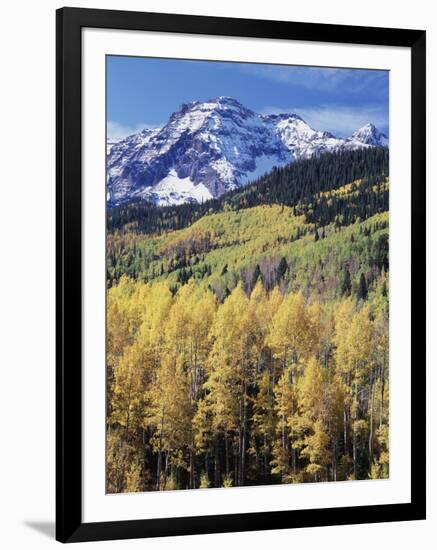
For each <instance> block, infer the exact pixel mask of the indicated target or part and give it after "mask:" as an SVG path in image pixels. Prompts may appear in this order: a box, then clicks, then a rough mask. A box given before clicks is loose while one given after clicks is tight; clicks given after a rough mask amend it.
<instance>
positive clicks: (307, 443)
mask: <svg viewBox="0 0 437 550" xmlns="http://www.w3.org/2000/svg"><path fill="white" fill-rule="evenodd" d="M388 187H389V182H388V151H387V150H386V149H383V148H372V149H366V150H358V151H352V152H343V153H335V154H329V155H321V156H320V157H317V158H313V159H310V160H306V161H300V162H296V163H294V164H292V165H290V166H287V167H285V168H281V169H274V170H273V171H272V172H271V173H270V174H268V175H266V176H264V177H263V178H261V179H260V180H258V181H257V182H254V183H253V184H252V185H250V186H248V187H246V188H244V189H240V190H236V191H232V192H230V193H227V194H226V195H223V196H222V197H221V198H220V199H217V200H212V201H208V202H207V203H205V204H202V205H194V204H188V205H181V206H174V207H161V208H158V207H156V206H153V205H149V204H145V203H133V204H129V205H124V206H120V207H116V208H114V209H112V210H111V211H110V212H109V213H108V233H107V281H108V300H107V333H108V339H107V349H108V352H107V395H108V400H107V433H108V438H107V490H108V492H130V491H145V490H164V489H167V490H168V489H186V488H198V487H230V486H241V485H255V484H271V483H300V482H316V481H336V480H348V479H350V480H352V479H369V478H372V479H376V478H385V477H387V476H388V471H389V470H388V468H389V448H388V429H389V416H388V410H389V407H388V404H389V369H388V271H389V254H388V243H389V241H388V192H389V189H388Z"/></svg>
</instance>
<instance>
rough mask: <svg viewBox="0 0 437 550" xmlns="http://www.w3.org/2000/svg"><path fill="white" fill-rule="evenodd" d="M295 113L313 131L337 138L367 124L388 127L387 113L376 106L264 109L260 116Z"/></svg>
mask: <svg viewBox="0 0 437 550" xmlns="http://www.w3.org/2000/svg"><path fill="white" fill-rule="evenodd" d="M278 113H297V114H298V115H300V116H301V117H302V118H303V119H304V120H305V121H306V122H307V123H308V124H309V125H310V126H312V127H313V128H314V129H315V130H324V131H328V132H332V133H333V134H335V135H337V136H339V137H347V136H350V135H351V134H352V133H353V132H354V131H355V130H357V129H358V128H361V127H362V126H364V125H365V124H367V123H368V122H371V123H372V124H374V125H375V126H376V127H377V128H380V129H383V130H384V129H386V128H387V127H388V115H387V112H386V111H385V110H384V109H383V108H381V107H380V106H378V105H363V106H360V107H349V106H343V105H322V106H317V107H289V108H279V107H266V108H265V109H263V110H262V114H278Z"/></svg>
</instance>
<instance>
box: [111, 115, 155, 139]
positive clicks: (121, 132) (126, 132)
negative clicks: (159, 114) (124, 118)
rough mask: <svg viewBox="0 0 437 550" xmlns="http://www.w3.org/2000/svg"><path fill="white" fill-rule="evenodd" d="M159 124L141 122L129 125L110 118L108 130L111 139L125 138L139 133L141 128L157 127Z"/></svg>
mask: <svg viewBox="0 0 437 550" xmlns="http://www.w3.org/2000/svg"><path fill="white" fill-rule="evenodd" d="M156 127H157V126H152V125H150V124H147V123H146V122H144V123H139V124H136V125H135V126H128V125H126V124H120V123H119V122H116V121H115V120H108V124H107V127H106V131H107V134H108V139H109V140H114V141H116V140H119V139H123V138H125V137H127V136H131V135H132V134H137V133H138V132H141V130H144V129H145V128H156Z"/></svg>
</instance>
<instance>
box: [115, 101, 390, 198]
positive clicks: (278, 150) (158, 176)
mask: <svg viewBox="0 0 437 550" xmlns="http://www.w3.org/2000/svg"><path fill="white" fill-rule="evenodd" d="M386 144H387V138H386V136H384V134H382V133H381V132H379V131H378V130H377V129H376V128H375V127H374V126H373V125H367V126H366V127H363V128H362V129H360V130H357V132H355V133H354V134H353V136H351V138H349V139H342V138H336V137H335V136H333V135H332V134H330V133H328V132H320V131H316V130H314V129H313V128H311V127H310V126H309V125H308V124H307V123H306V122H305V121H304V120H303V119H302V118H301V117H299V116H298V115H296V114H288V113H284V114H279V115H267V116H265V115H259V114H257V113H255V112H253V111H251V110H250V109H247V108H246V107H244V106H243V105H242V104H241V103H239V102H238V101H237V100H235V99H233V98H230V97H222V96H221V97H218V98H215V99H213V100H210V101H207V102H198V101H195V102H192V103H187V104H184V105H182V107H181V108H180V110H179V111H177V112H175V113H173V114H172V116H171V117H170V119H169V121H168V122H167V124H166V125H165V126H163V127H162V128H157V129H146V130H143V131H142V132H141V133H139V134H134V135H133V136H129V137H127V138H125V139H123V140H122V141H120V142H118V143H115V144H114V143H111V144H108V148H107V150H108V161H107V173H108V203H109V206H114V205H118V204H122V203H124V202H129V201H131V200H133V199H146V200H148V201H150V202H153V203H155V204H157V205H174V204H182V203H187V202H198V203H201V202H204V201H205V200H208V199H210V198H216V197H219V196H221V195H222V194H223V193H226V192H228V191H230V190H233V189H236V188H239V187H241V186H244V185H245V184H247V183H249V182H250V181H254V180H255V179H257V178H258V177H260V176H261V175H263V174H264V173H266V172H269V171H270V170H271V169H272V168H273V167H274V166H283V165H286V164H288V163H290V162H293V161H295V160H298V159H302V158H310V157H312V156H314V155H319V154H321V153H324V152H333V151H343V150H354V149H358V148H368V147H372V146H382V145H386Z"/></svg>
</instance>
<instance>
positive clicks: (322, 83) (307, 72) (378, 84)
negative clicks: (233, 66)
mask: <svg viewBox="0 0 437 550" xmlns="http://www.w3.org/2000/svg"><path fill="white" fill-rule="evenodd" d="M242 69H243V71H245V72H246V73H250V74H252V75H254V76H258V77H260V78H264V79H268V80H271V81H274V82H280V83H283V84H292V85H293V86H296V87H300V88H307V89H311V90H314V89H316V90H323V91H335V90H338V89H340V88H341V90H342V91H343V92H349V93H362V92H364V91H366V90H367V89H371V90H372V92H373V93H375V91H376V92H378V89H380V91H381V92H384V93H385V92H386V89H387V84H388V78H387V77H388V73H387V72H386V71H376V70H366V69H341V68H326V67H298V66H281V65H255V64H253V65H244V66H243V67H242Z"/></svg>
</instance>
